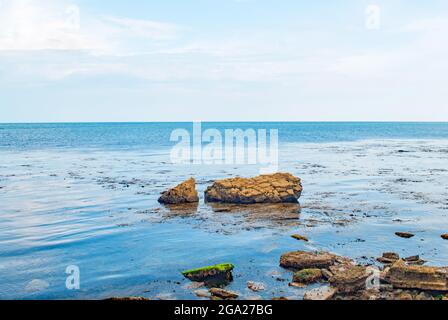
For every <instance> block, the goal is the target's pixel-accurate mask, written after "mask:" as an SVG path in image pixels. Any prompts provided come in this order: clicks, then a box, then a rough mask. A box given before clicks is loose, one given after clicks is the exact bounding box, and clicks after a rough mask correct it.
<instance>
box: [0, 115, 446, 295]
mask: <svg viewBox="0 0 448 320" xmlns="http://www.w3.org/2000/svg"><path fill="white" fill-rule="evenodd" d="M192 128H193V124H191V123H64V124H0V299H104V298H109V297H117V296H121V297H122V296H144V297H148V298H151V299H200V298H198V297H197V296H196V295H195V294H194V292H193V289H192V288H191V287H190V286H189V285H190V282H189V281H188V280H187V279H184V278H183V276H182V275H181V273H180V272H181V271H182V270H185V269H190V268H196V267H202V266H207V265H211V264H215V263H223V262H230V263H233V264H234V265H235V270H234V281H233V282H232V283H231V284H230V285H229V287H228V289H230V290H233V291H236V292H238V293H239V294H240V297H241V298H243V299H270V298H273V297H279V296H283V297H288V298H290V299H302V298H303V294H304V293H305V292H306V291H307V290H310V289H312V288H314V287H315V286H319V285H314V286H310V287H307V288H300V289H299V288H293V287H289V286H288V282H289V281H291V277H292V274H291V272H290V271H287V270H283V269H282V268H280V267H279V265H278V262H279V258H280V255H281V254H282V253H285V252H288V251H292V250H327V251H331V252H334V253H336V254H339V255H344V256H348V257H350V258H352V259H354V260H356V261H357V262H359V263H363V264H376V261H375V258H376V257H378V256H380V255H381V254H382V253H383V252H389V251H394V252H397V253H399V254H400V255H401V256H411V255H417V254H418V255H420V256H421V257H422V258H423V259H424V260H426V261H427V264H428V265H448V241H445V240H443V239H442V238H441V237H440V235H441V234H445V233H448V161H447V160H448V123H373V122H372V123H370V122H365V123H361V122H359V123H358V122H347V123H330V122H325V123H324V122H316V123H312V122H309V123H293V122H281V123H280V122H272V123H266V122H263V123H256V122H253V123H202V128H203V130H206V129H209V128H212V129H217V130H218V131H219V132H224V131H225V130H226V129H238V128H240V129H243V130H246V129H255V130H259V129H277V130H278V134H279V171H282V172H290V173H292V174H294V175H296V176H298V177H300V178H301V179H302V184H303V188H304V191H303V193H302V196H301V198H300V208H298V209H297V208H293V209H288V212H283V211H279V212H277V210H278V208H273V207H270V206H265V207H263V208H261V209H260V208H256V209H253V208H247V207H241V208H238V209H236V210H232V211H231V212H222V210H216V208H215V207H214V206H211V205H209V204H206V203H204V199H203V192H204V190H205V188H206V187H207V186H208V185H210V184H211V183H212V182H213V181H214V180H216V179H222V178H228V177H233V176H243V177H250V176H255V175H258V174H259V169H260V168H259V166H258V165H246V164H230V165H225V164H221V165H211V164H210V165H206V164H196V165H195V164H176V163H172V162H171V159H170V151H171V149H172V147H173V145H174V144H175V142H173V141H170V135H171V133H172V131H173V130H175V129H186V130H188V131H192ZM189 177H195V178H196V180H197V188H198V191H199V193H200V198H201V199H200V203H199V204H198V205H197V206H193V207H190V208H187V209H183V210H175V209H172V208H168V207H164V206H162V205H160V204H159V203H158V202H157V199H158V197H159V195H160V193H161V192H162V191H164V190H166V189H167V188H169V187H173V186H175V185H177V184H178V183H180V182H182V181H184V180H186V179H188V178H189ZM285 215H286V216H287V217H288V218H287V219H282V217H284V216H285ZM291 215H293V218H291ZM397 231H403V232H412V233H414V234H415V235H416V236H415V237H413V238H411V239H402V238H399V237H397V236H395V232H397ZM294 233H299V234H302V235H305V236H307V237H308V238H309V240H310V241H309V242H299V241H297V240H294V239H293V238H291V237H290V236H291V234H294ZM69 266H76V267H77V268H79V271H80V287H79V289H74V290H73V289H72V288H67V286H66V280H67V277H68V274H67V273H66V270H67V267H69ZM248 281H255V282H262V283H264V285H265V287H266V290H264V291H260V292H256V293H255V292H252V291H250V290H249V289H248V288H247V282H248Z"/></svg>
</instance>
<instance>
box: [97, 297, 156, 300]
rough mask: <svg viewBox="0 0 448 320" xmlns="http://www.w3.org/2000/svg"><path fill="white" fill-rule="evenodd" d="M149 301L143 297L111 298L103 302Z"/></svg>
mask: <svg viewBox="0 0 448 320" xmlns="http://www.w3.org/2000/svg"><path fill="white" fill-rule="evenodd" d="M150 300H151V299H148V298H145V297H112V298H107V299H105V301H150Z"/></svg>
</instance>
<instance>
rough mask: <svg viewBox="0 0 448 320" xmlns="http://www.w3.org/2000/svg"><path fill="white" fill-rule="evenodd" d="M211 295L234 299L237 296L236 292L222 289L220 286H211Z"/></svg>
mask: <svg viewBox="0 0 448 320" xmlns="http://www.w3.org/2000/svg"><path fill="white" fill-rule="evenodd" d="M209 292H210V293H211V295H212V296H213V297H217V298H221V299H225V300H227V299H236V298H238V294H237V293H235V292H232V291H228V290H224V289H221V288H211V289H210V290H209Z"/></svg>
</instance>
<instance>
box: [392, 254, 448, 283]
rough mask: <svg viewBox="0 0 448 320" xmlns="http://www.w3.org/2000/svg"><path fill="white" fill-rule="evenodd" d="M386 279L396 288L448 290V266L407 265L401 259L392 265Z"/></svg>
mask: <svg viewBox="0 0 448 320" xmlns="http://www.w3.org/2000/svg"><path fill="white" fill-rule="evenodd" d="M386 280H387V281H388V282H389V283H390V284H392V285H393V287H394V288H400V289H419V290H431V291H448V267H428V266H417V265H407V264H406V263H405V262H404V261H403V260H399V261H397V262H396V263H394V264H393V265H392V266H391V267H390V269H389V272H388V273H387V275H386Z"/></svg>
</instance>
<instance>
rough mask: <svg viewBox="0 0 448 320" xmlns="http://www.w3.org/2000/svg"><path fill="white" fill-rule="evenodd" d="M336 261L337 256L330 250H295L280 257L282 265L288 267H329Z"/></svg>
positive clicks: (300, 268)
mask: <svg viewBox="0 0 448 320" xmlns="http://www.w3.org/2000/svg"><path fill="white" fill-rule="evenodd" d="M335 262H336V256H335V255H334V254H331V253H328V252H306V251H293V252H288V253H285V254H283V255H282V256H281V257H280V266H281V267H283V268H287V269H296V270H302V269H311V268H319V269H321V268H327V267H329V266H331V265H333V264H334V263H335Z"/></svg>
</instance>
